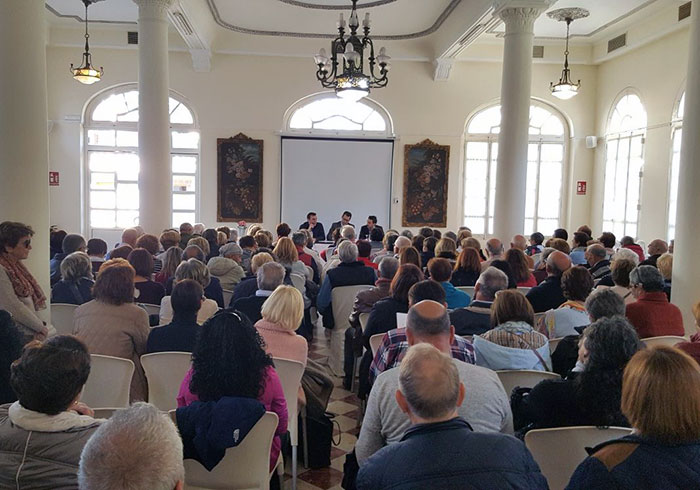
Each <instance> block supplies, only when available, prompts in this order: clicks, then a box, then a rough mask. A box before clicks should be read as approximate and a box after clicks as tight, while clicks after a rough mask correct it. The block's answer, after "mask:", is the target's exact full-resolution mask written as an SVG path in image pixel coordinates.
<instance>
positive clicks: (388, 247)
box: [371, 230, 399, 263]
mask: <svg viewBox="0 0 700 490" xmlns="http://www.w3.org/2000/svg"><path fill="white" fill-rule="evenodd" d="M398 238H399V234H398V233H396V232H395V231H391V230H389V231H387V232H386V233H385V234H384V238H383V239H382V246H383V247H382V249H381V250H380V251H378V252H375V253H374V254H373V255H372V256H371V259H372V260H373V261H374V262H377V263H379V261H380V260H381V259H382V258H383V257H386V256H387V255H389V256H392V257H393V255H394V245H395V244H396V240H398Z"/></svg>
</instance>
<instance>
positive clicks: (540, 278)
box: [532, 247, 556, 284]
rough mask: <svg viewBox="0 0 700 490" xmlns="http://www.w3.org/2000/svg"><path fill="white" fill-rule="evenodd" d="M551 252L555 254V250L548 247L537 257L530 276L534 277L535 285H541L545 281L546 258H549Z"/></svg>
mask: <svg viewBox="0 0 700 490" xmlns="http://www.w3.org/2000/svg"><path fill="white" fill-rule="evenodd" d="M552 252H556V250H555V249H553V248H551V247H548V248H545V249H544V250H542V253H540V254H538V255H537V260H536V261H535V268H534V269H533V271H532V275H533V276H535V281H537V284H542V282H544V280H545V279H547V258H549V256H550V255H551V254H552Z"/></svg>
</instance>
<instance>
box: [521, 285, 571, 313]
mask: <svg viewBox="0 0 700 490" xmlns="http://www.w3.org/2000/svg"><path fill="white" fill-rule="evenodd" d="M526 297H527V299H528V301H529V302H530V304H531V305H532V308H533V309H534V310H535V313H544V312H545V311H548V310H552V309H555V308H558V307H559V306H560V305H561V304H562V303H564V302H565V301H566V298H565V297H564V293H562V292H561V276H548V277H547V279H545V280H544V281H542V282H541V283H540V284H539V285H538V286H535V287H534V288H532V289H530V291H528V293H527V295H526Z"/></svg>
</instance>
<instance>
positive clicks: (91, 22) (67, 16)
mask: <svg viewBox="0 0 700 490" xmlns="http://www.w3.org/2000/svg"><path fill="white" fill-rule="evenodd" d="M45 6H46V10H48V11H49V12H51V13H52V14H54V15H55V16H56V17H60V18H61V19H73V20H75V21H76V22H79V23H81V24H82V23H84V22H85V19H84V18H82V17H80V16H79V15H70V14H62V13H61V12H59V11H58V10H56V9H54V8H53V7H51V6H50V5H49V4H48V3H47V4H45ZM90 24H122V25H124V24H131V25H136V24H137V22H132V21H128V20H96V19H90Z"/></svg>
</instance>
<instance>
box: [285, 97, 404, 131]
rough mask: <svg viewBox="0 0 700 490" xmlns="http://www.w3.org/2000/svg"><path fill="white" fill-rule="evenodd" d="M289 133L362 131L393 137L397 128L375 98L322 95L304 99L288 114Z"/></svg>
mask: <svg viewBox="0 0 700 490" xmlns="http://www.w3.org/2000/svg"><path fill="white" fill-rule="evenodd" d="M285 122H286V123H285V124H286V129H287V130H288V131H293V132H301V133H334V134H337V133H342V132H349V131H351V132H361V133H367V134H370V135H378V136H391V135H392V134H393V128H392V123H391V117H390V116H389V113H388V112H387V111H386V109H384V107H382V106H381V105H380V104H378V103H377V102H374V101H373V100H371V99H366V98H365V99H361V100H359V101H357V102H353V101H351V100H348V99H341V98H340V97H336V95H335V94H334V93H332V92H330V93H329V92H322V93H319V94H313V95H310V96H308V97H304V98H303V99H301V100H299V101H298V102H297V103H295V104H294V105H292V107H290V108H289V109H288V110H287V114H285Z"/></svg>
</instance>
